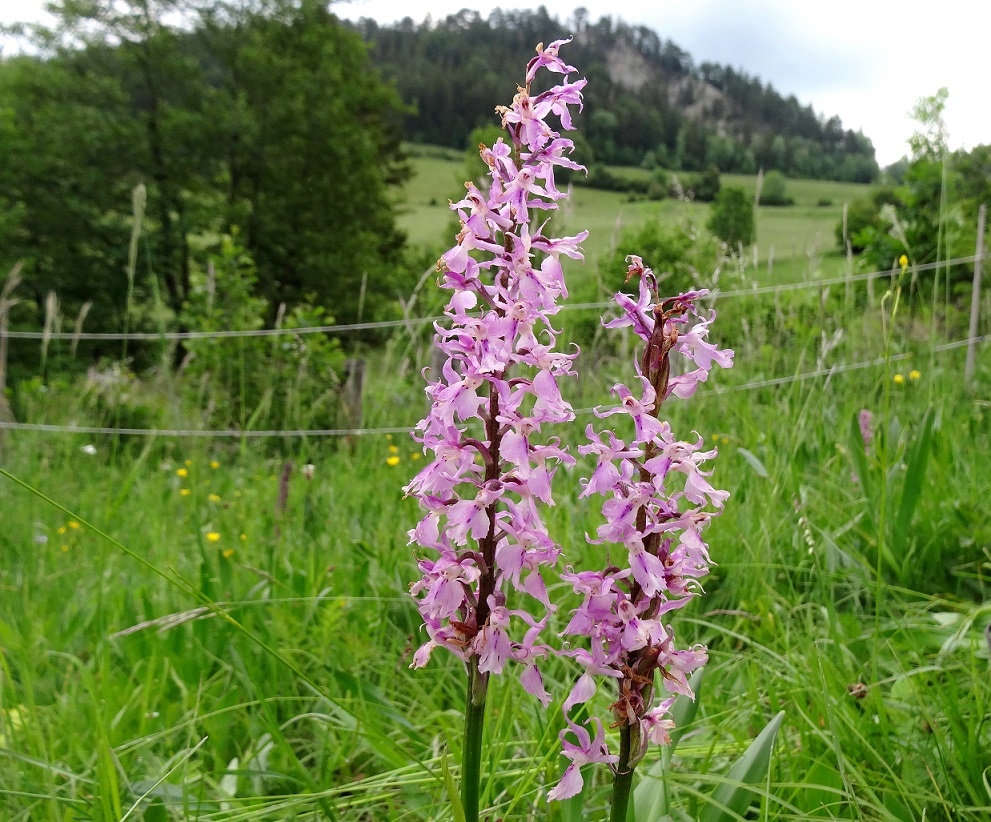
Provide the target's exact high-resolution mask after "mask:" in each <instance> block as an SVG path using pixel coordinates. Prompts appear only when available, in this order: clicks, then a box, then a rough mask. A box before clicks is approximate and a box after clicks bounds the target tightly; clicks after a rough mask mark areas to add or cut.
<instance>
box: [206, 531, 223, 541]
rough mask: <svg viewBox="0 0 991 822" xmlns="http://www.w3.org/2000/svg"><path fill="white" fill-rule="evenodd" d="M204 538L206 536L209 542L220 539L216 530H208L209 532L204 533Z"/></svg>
mask: <svg viewBox="0 0 991 822" xmlns="http://www.w3.org/2000/svg"><path fill="white" fill-rule="evenodd" d="M206 538H207V539H208V540H209V541H210V542H217V541H218V540H219V539H220V534H218V533H217V532H216V531H210V532H209V533H208V534H207V535H206Z"/></svg>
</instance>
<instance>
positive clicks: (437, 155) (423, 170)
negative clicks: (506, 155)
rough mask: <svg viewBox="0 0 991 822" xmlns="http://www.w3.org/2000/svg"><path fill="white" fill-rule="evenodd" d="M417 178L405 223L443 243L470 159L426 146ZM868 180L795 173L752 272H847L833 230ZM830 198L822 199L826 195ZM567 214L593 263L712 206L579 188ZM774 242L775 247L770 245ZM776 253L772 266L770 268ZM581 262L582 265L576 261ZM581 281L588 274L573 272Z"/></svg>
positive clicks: (751, 253)
mask: <svg viewBox="0 0 991 822" xmlns="http://www.w3.org/2000/svg"><path fill="white" fill-rule="evenodd" d="M411 164H412V169H413V178H412V180H411V181H410V182H409V184H408V185H407V186H406V188H405V191H404V193H403V197H402V200H401V209H402V213H401V216H400V221H399V222H400V226H401V227H402V228H403V229H404V230H405V231H406V232H407V233H408V235H409V236H410V237H411V238H414V239H416V241H418V242H426V243H429V244H432V245H436V246H437V248H438V249H440V248H441V246H443V247H444V248H446V247H447V246H446V245H444V242H445V240H447V238H448V236H449V235H451V234H452V230H453V226H454V223H453V222H452V220H451V212H450V210H449V209H448V206H447V204H448V200H451V199H454V200H457V199H460V197H461V196H463V193H464V184H463V183H462V182H460V181H461V180H463V179H464V169H465V162H464V159H463V157H461V156H460V155H459V154H458V153H456V152H450V151H445V150H443V149H436V150H430V151H429V152H427V153H426V154H424V153H423V150H422V149H421V150H420V152H419V153H418V154H416V155H415V156H413V158H412V163H411ZM617 171H618V172H619V173H621V174H623V175H625V176H627V177H637V176H643V177H647V176H648V172H646V171H642V170H641V169H628V168H624V169H617ZM721 179H722V184H723V185H726V186H736V187H738V188H742V189H744V190H745V191H746V192H747V193H748V194H750V195H751V196H752V195H753V192H754V188H755V186H756V180H757V178H756V177H753V176H751V177H747V176H743V175H739V174H724V175H722V178H721ZM869 190H870V186H866V185H860V184H857V183H837V182H831V181H826V180H789V181H788V188H787V193H788V196H789V197H791V198H793V199H794V200H795V204H794V206H790V207H777V206H774V207H772V206H763V207H760V208H758V209H757V213H756V222H757V242H756V248H755V249H750V250H748V262H749V263H750V264H752V263H753V260H754V259H756V260H757V265H756V266H754V267H753V269H754V270H752V271H751V272H750V275H751V277H752V278H753V279H754V280H757V281H760V282H761V283H762V284H768V283H772V282H789V281H797V280H809V279H817V278H820V277H831V276H836V275H838V274H840V273H842V272H843V270H844V268H845V266H846V257H845V256H844V255H842V254H840V253H839V251H838V249H837V247H836V239H835V233H834V232H835V229H836V225H837V223H839V222H840V221H841V220H842V219H843V205H844V203H849V202H851V201H853V200H855V199H857V198H858V197H863V196H865V195H866V193H867V192H868V191H869ZM827 201H828V202H829V203H830V205H828V206H826V205H819V203H820V202H827ZM568 203H569V205H568V206H567V207H566V209H565V211H564V214H563V221H562V222H563V224H562V229H561V230H562V231H564V232H569V231H580V230H582V229H583V228H587V229H588V231H589V233H590V236H589V240H588V242H586V243H585V258H586V260H587V262H586V264H585V265H584V266H583V267H580V269H591V268H594V267H595V266H597V265H598V262H599V259H600V258H601V257H602V256H603V255H606V254H608V253H609V251H610V250H611V248H612V247H613V246H614V245H615V243H616V240H617V239H618V236H619V235H620V234H621V232H622V231H623V230H625V229H628V228H630V227H633V226H636V225H639V224H640V223H642V222H643V221H644V220H646V219H647V218H648V217H650V216H655V215H656V216H658V217H659V218H660V219H661V220H664V221H674V220H690V221H692V222H694V223H695V225H696V226H698V227H699V228H703V227H704V226H705V222H706V220H707V219H708V215H709V210H710V206H709V205H708V204H706V203H688V202H681V201H678V200H674V199H666V200H661V201H660V202H650V201H646V200H641V201H639V202H631V201H630V197H629V195H628V194H625V193H622V192H614V191H600V190H596V189H590V188H583V187H576V188H575V189H574V190H573V194H572V197H571V199H570V200H569V201H568ZM772 248H773V254H772V252H771V250H772ZM769 258H770V270H769V268H768V263H769ZM576 267H578V266H576ZM571 273H572V276H574V277H577V278H578V280H579V281H580V280H581V278H582V277H583V276H587V274H583V273H581V270H579V271H574V272H571Z"/></svg>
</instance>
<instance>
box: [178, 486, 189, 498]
mask: <svg viewBox="0 0 991 822" xmlns="http://www.w3.org/2000/svg"><path fill="white" fill-rule="evenodd" d="M189 494H190V491H189V489H188V488H180V489H179V496H180V497H188V496H189Z"/></svg>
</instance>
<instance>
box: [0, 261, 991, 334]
mask: <svg viewBox="0 0 991 822" xmlns="http://www.w3.org/2000/svg"><path fill="white" fill-rule="evenodd" d="M988 257H991V254H982V255H980V256H976V255H971V256H969V257H957V258H956V259H953V260H943V261H939V262H935V263H923V264H922V265H916V266H913V267H910V268H909V269H907V270H908V271H910V272H913V273H922V272H929V271H936V270H939V269H941V268H945V267H947V266H951V265H966V264H972V263H975V262H977V261H978V260H984V259H987V258H988ZM892 273H893V272H892V271H891V270H890V269H889V270H886V271H870V272H866V273H860V274H850V275H848V276H840V277H829V278H826V279H820V280H807V281H802V282H797V283H783V284H781V285H767V286H757V287H754V288H738V289H734V290H731V291H719V290H718V289H716V290H713V298H715V299H719V300H725V299H734V298H737V297H759V296H763V295H766V294H782V293H785V292H788V291H801V290H804V289H810V288H828V287H829V286H833V285H845V284H847V283H855V282H863V281H865V280H875V279H878V278H880V277H888V276H891V275H892ZM894 273H897V269H896V270H895V272H894ZM614 306H615V303H614V302H613V301H612V300H607V301H603V302H592V303H566V304H565V305H563V306H562V307H561V310H562V311H578V310H591V309H596V310H600V311H601V310H604V309H607V308H612V307H614ZM446 319H447V317H446V316H444V315H443V314H441V315H438V316H434V317H407V318H404V319H401V320H379V321H375V322H363V323H362V322H359V323H346V324H343V325H312V326H305V327H303V328H281V327H280V328H255V329H247V330H243V331H162V332H154V331H135V332H128V333H123V332H97V331H80V332H78V333H77V332H73V331H58V332H50V333H48V334H46V333H45V332H44V331H6V332H4V334H3V336H5V337H7V338H8V339H11V340H78V341H83V340H88V341H105V342H109V341H115V340H117V341H123V340H129V341H149V342H154V341H158V342H178V341H181V340H222V339H234V338H239V337H280V336H287V335H306V334H342V333H346V332H355V331H378V330H384V329H389V328H407V329H412V328H415V327H418V326H421V325H432V324H433V323H435V322H443V321H444V320H446Z"/></svg>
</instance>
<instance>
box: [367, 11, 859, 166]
mask: <svg viewBox="0 0 991 822" xmlns="http://www.w3.org/2000/svg"><path fill="white" fill-rule="evenodd" d="M351 25H353V26H354V28H356V29H357V30H358V31H359V32H360V33H361V35H362V37H363V38H364V39H365V41H366V42H367V43H368V44H369V45H370V47H371V50H372V56H373V60H374V62H375V64H376V65H377V66H379V68H380V69H381V70H382V71H383V72H384V73H385V74H386V75H387V76H388V77H390V78H391V79H392V80H393V82H394V83H395V85H396V88H397V90H398V91H399V93H400V95H401V96H402V98H403V100H404V101H405V102H406V103H408V104H409V105H410V106H411V110H410V113H409V114H408V115H407V122H406V133H407V136H408V138H409V139H412V140H414V141H417V142H424V143H432V144H436V145H444V146H450V147H453V148H458V149H463V148H465V146H466V145H467V144H468V141H469V136H470V134H471V132H472V130H474V129H475V128H478V127H481V126H486V125H491V124H493V123H494V122H496V121H495V119H494V116H493V110H494V108H495V106H496V105H498V104H499V103H504V102H505V100H506V79H505V76H504V75H505V71H504V67H505V66H509V65H520V64H521V62H525V61H526V60H527V59H529V57H530V56H532V53H533V46H534V44H536V43H538V42H545V43H546V42H550V41H551V40H554V39H558V38H560V37H561V36H562V33H566V32H572V33H573V34H574V38H575V42H574V43H573V44H572V46H571V47H570V49H569V59H570V60H571V61H572V62H573V63H574V64H575V65H579V66H581V67H582V70H583V73H584V76H585V77H587V78H588V79H589V85H588V87H587V89H586V94H585V103H586V106H585V112H584V113H583V114H582V115H581V116H580V118H579V123H578V125H579V129H580V132H581V136H580V138H579V141H578V142H579V143H580V145H579V150H580V151H584V152H585V155H586V156H584V157H583V158H582V159H583V160H584V161H585V162H588V161H589V160H594V161H596V162H602V163H611V164H620V165H645V166H647V167H653V166H655V165H660V166H663V167H665V168H674V169H680V170H687V171H697V170H701V169H703V168H705V167H707V166H709V165H715V166H717V167H718V168H719V169H720V170H721V171H726V172H737V173H742V174H753V173H755V172H756V171H757V170H758V169H760V168H763V169H765V170H770V169H778V170H780V171H783V172H784V173H786V174H788V175H790V176H793V177H807V178H811V179H830V180H843V181H849V182H870V181H871V180H873V179H874V178H875V177H876V175H877V174H878V165H877V162H876V160H875V157H874V147H873V145H872V144H871V141H870V140H869V139H868V138H867V137H866V136H864V134H863V133H861V132H854V131H851V130H844V129H843V126H842V123H841V122H840V119H839V118H838V117H835V116H834V117H829V118H826V117H824V116H823V115H820V114H817V113H816V112H815V111H814V110H813V109H812V107H811V106H803V105H802V104H801V103H799V101H798V100H797V99H796V98H795V96H794V95H791V96H788V97H785V96H784V95H782V94H781V93H779V92H778V91H777V90H776V89H775V88H774V87H773V86H771V85H770V84H764V83H763V82H762V81H761V80H760V78H758V77H755V76H752V75H750V74H747V73H746V72H745V71H740V70H737V69H733V68H731V67H728V66H723V65H719V64H717V63H702V64H701V65H696V64H695V62H694V60H693V59H692V57H691V55H690V54H688V52H686V51H685V50H684V49H682V48H680V47H679V46H678V45H677V44H675V43H673V42H672V41H671V40H665V39H663V38H662V37H660V36H659V35H658V34H657V33H656V32H654V31H652V30H650V29H648V28H646V27H644V26H631V25H628V24H626V23H623V22H621V21H618V22H617V21H614V20H613V19H612V18H609V17H603V18H601V19H600V20H599V21H598V22H597V23H592V22H591V21H590V20H589V19H588V16H587V14H586V13H585V12H584V11H583V10H581V9H579V10H578V11H576V12H575V13H574V15H573V16H572V18H571V19H569V20H567V21H565V22H561V21H560V20H558V19H557V18H555V17H551V16H550V15H548V13H547V11H546V9H544V8H543V7H540V8H538V9H537V10H536V11H499V10H496V11H494V12H492V14H491V15H489V17H488V18H487V19H486V18H483V17H482V16H481V15H480V14H479V13H478V12H473V11H468V10H464V11H461V12H459V13H458V14H456V15H450V16H448V17H446V18H444V19H443V20H438V21H433V22H431V21H429V20H428V21H426V22H423V23H419V24H417V23H415V22H414V21H413V20H412V19H410V18H406V19H405V20H403V21H401V22H399V23H396V24H393V25H389V26H380V25H379V24H378V23H376V22H375V21H373V20H368V19H365V20H361V21H359V22H358V23H355V24H351ZM583 143H584V144H583Z"/></svg>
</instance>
